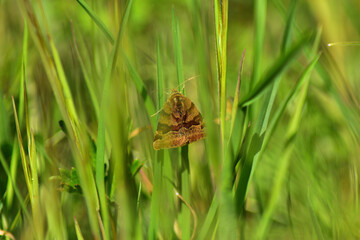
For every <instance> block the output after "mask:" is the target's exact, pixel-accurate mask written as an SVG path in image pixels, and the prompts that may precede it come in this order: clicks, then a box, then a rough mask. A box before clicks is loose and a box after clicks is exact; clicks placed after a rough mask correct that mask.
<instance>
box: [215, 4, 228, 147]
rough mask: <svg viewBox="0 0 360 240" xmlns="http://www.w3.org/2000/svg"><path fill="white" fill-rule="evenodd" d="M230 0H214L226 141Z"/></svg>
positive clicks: (221, 104)
mask: <svg viewBox="0 0 360 240" xmlns="http://www.w3.org/2000/svg"><path fill="white" fill-rule="evenodd" d="M228 5H229V2H228V0H224V1H221V3H220V1H219V0H214V7H215V33H216V53H217V67H218V68H217V71H218V82H219V104H220V126H221V140H222V143H223V144H224V141H225V117H226V57H227V30H228Z"/></svg>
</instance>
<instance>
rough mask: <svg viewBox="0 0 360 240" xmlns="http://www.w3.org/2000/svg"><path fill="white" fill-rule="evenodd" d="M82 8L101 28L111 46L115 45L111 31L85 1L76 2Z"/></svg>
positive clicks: (78, 0)
mask: <svg viewBox="0 0 360 240" xmlns="http://www.w3.org/2000/svg"><path fill="white" fill-rule="evenodd" d="M76 1H77V2H78V3H79V4H80V6H81V7H82V8H83V9H84V10H85V11H86V12H87V14H89V16H90V17H91V19H92V20H93V21H94V22H95V23H96V25H97V26H98V27H99V28H100V30H101V31H102V32H103V33H104V35H105V36H106V38H107V39H108V40H109V41H110V43H111V44H114V42H115V40H114V37H113V35H112V34H111V32H110V31H109V29H108V28H107V27H106V25H105V24H104V23H103V21H101V19H100V18H99V17H98V16H97V15H96V14H95V13H94V12H93V11H92V10H91V8H90V7H89V5H87V3H86V2H85V1H84V0H76Z"/></svg>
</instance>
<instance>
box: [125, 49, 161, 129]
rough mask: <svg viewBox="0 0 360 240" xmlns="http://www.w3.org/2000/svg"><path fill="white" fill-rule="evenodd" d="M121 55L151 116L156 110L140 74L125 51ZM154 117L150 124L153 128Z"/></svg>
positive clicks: (154, 124) (154, 123)
mask: <svg viewBox="0 0 360 240" xmlns="http://www.w3.org/2000/svg"><path fill="white" fill-rule="evenodd" d="M123 57H124V60H125V63H126V65H127V68H128V70H129V73H130V76H131V78H132V79H133V81H134V84H135V87H136V90H137V91H138V93H139V94H140V95H141V97H142V99H143V100H144V103H145V107H146V110H147V112H148V115H149V116H151V115H153V114H154V113H155V112H156V111H155V107H154V103H153V101H152V100H151V98H150V96H149V94H148V91H147V89H146V87H145V85H144V82H143V80H142V79H141V77H140V75H139V74H138V73H137V71H136V69H135V67H134V66H133V65H132V64H131V62H130V60H129V58H128V57H127V55H126V53H125V52H123ZM155 120H156V119H155V118H151V125H152V127H153V128H155V126H156V121H155Z"/></svg>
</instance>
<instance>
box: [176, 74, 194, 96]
mask: <svg viewBox="0 0 360 240" xmlns="http://www.w3.org/2000/svg"><path fill="white" fill-rule="evenodd" d="M197 77H200V75H196V76H193V77H190V78H188V79H186V80H185V81H184V82H183V83H180V84H179V85H178V86H176V89H178V88H179V87H180V86H182V88H181V90H180V92H182V91H183V90H184V88H185V83H187V82H188V81H191V80H194V79H195V78H197Z"/></svg>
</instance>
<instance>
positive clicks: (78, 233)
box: [74, 218, 84, 240]
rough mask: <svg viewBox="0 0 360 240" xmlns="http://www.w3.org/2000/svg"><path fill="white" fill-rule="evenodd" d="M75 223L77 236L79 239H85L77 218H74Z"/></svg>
mask: <svg viewBox="0 0 360 240" xmlns="http://www.w3.org/2000/svg"><path fill="white" fill-rule="evenodd" d="M74 224H75V232H76V237H77V239H78V240H84V237H83V235H82V233H81V229H80V226H79V223H78V221H77V220H76V218H74Z"/></svg>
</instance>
